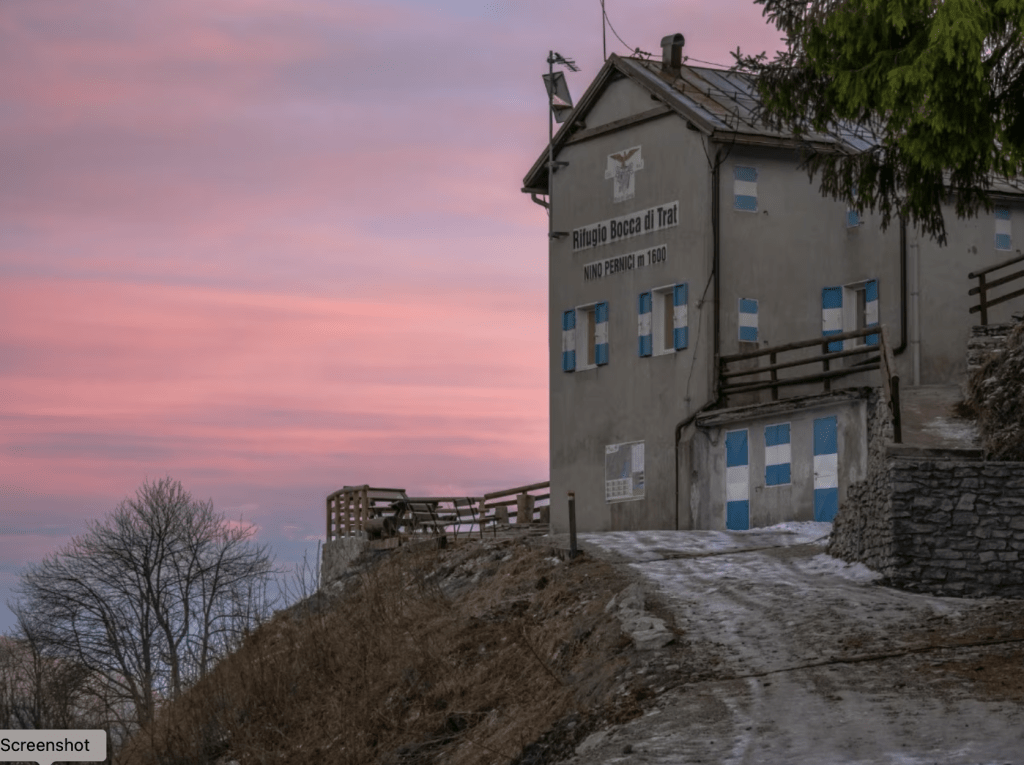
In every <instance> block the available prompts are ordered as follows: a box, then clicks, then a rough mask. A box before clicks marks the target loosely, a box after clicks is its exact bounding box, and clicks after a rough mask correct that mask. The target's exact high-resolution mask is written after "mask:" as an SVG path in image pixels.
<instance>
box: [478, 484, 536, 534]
mask: <svg viewBox="0 0 1024 765" xmlns="http://www.w3.org/2000/svg"><path fill="white" fill-rule="evenodd" d="M550 505H551V482H550V481H544V482H542V483H532V484H530V485H528V486H517V487H516V488H514V489H504V490H502V491H492V492H490V493H489V494H484V496H483V498H482V503H481V505H480V535H481V536H483V532H484V529H485V527H487V526H490V527H491V528H492V530H493V531H494V533H495V534H497V532H498V531H499V530H501V529H503V528H509V527H510V526H511V524H515V525H516V526H521V527H524V528H525V525H526V524H536V526H537V527H538V528H540V527H546V526H547V524H548V523H549V521H550Z"/></svg>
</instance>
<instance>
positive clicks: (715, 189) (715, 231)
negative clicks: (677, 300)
mask: <svg viewBox="0 0 1024 765" xmlns="http://www.w3.org/2000/svg"><path fill="white" fill-rule="evenodd" d="M721 165H722V149H721V148H719V149H718V151H716V152H715V164H714V166H713V167H712V168H711V241H712V252H711V274H712V276H714V279H715V292H714V298H713V299H714V301H715V348H714V356H713V363H714V368H713V369H712V375H713V376H714V377H713V382H712V386H713V387H712V390H713V396H712V398H714V399H716V400H717V399H718V383H719V379H718V357H719V355H720V354H721V352H722V347H721V341H722V335H721V332H722V330H721V313H722V310H721V307H722V301H721V289H720V288H719V281H720V280H719V278H718V273H719V265H720V263H719V255H720V253H719V246H718V239H719V236H718V235H719V225H720V220H719V218H720V211H719V199H718V197H719V190H720V188H719V187H720V186H721V183H722V179H721V173H720V172H719V167H721Z"/></svg>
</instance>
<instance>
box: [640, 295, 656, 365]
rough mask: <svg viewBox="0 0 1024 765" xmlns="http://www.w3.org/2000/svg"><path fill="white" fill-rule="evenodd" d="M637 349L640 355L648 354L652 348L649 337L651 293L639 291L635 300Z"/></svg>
mask: <svg viewBox="0 0 1024 765" xmlns="http://www.w3.org/2000/svg"><path fill="white" fill-rule="evenodd" d="M636 311H637V334H638V336H639V340H638V343H637V350H638V351H639V354H640V355H641V356H650V355H651V353H652V352H653V350H654V342H653V338H652V337H651V293H650V292H641V293H640V297H639V299H638V300H637V307H636Z"/></svg>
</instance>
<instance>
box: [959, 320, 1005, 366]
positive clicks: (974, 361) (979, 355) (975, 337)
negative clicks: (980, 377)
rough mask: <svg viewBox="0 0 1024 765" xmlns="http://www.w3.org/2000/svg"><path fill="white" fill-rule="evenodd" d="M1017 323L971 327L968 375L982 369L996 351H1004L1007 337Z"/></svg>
mask: <svg viewBox="0 0 1024 765" xmlns="http://www.w3.org/2000/svg"><path fill="white" fill-rule="evenodd" d="M1015 326H1016V325H1015V324H986V325H984V326H982V325H980V324H977V325H975V326H973V327H971V336H970V337H969V338H968V340H967V375H968V376H970V374H971V373H972V372H973V371H974V370H976V369H980V368H981V367H982V366H984V365H985V362H986V361H988V360H989V358H990V357H991V356H992V355H993V354H996V353H1002V352H1003V350H1004V349H1005V346H1006V337H1007V336H1008V335H1009V334H1010V330H1012V329H1013V328H1014V327H1015Z"/></svg>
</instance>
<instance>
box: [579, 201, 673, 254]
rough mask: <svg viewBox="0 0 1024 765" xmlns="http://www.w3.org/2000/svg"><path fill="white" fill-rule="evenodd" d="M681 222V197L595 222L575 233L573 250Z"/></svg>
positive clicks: (619, 239) (612, 242)
mask: <svg viewBox="0 0 1024 765" xmlns="http://www.w3.org/2000/svg"><path fill="white" fill-rule="evenodd" d="M678 224H679V200H678V199H677V200H676V201H675V202H669V203H667V204H663V205H658V206H657V207H650V208H648V209H646V210H638V211H637V212H634V213H629V214H628V215H620V216H619V217H617V218H610V219H608V220H602V221H598V222H597V223H591V224H589V225H586V226H582V227H581V228H577V229H574V230H573V232H572V251H573V252H579V251H580V250H587V249H591V248H593V247H601V246H603V245H606V244H615V242H619V241H622V240H623V239H630V238H632V237H634V236H640V235H641V234H650V233H651V232H653V231H661V230H662V229H664V228H671V227H672V226H676V225H678Z"/></svg>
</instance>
